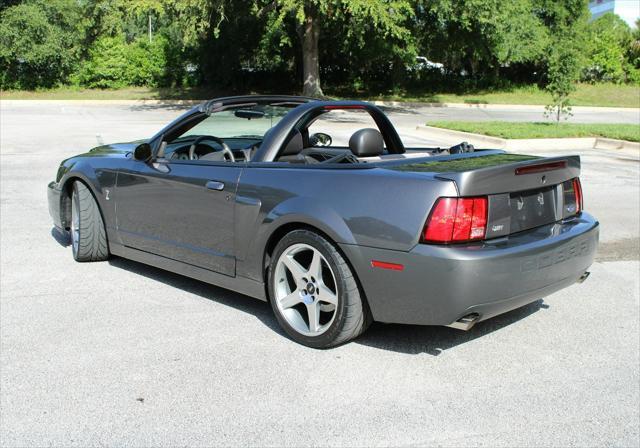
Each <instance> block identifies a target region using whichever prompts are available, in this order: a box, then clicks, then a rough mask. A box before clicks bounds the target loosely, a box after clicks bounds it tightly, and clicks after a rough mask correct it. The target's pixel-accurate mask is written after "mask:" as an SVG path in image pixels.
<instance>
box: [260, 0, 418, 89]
mask: <svg viewBox="0 0 640 448" xmlns="http://www.w3.org/2000/svg"><path fill="white" fill-rule="evenodd" d="M255 13H256V14H257V15H258V16H265V17H266V19H267V20H266V31H265V33H264V38H263V39H264V42H266V43H267V44H266V45H263V48H264V46H267V47H270V48H271V49H272V50H275V52H277V51H278V50H279V49H281V48H283V47H290V46H291V45H292V43H293V42H294V38H293V36H291V35H290V34H288V33H286V32H283V30H286V22H287V21H289V20H293V21H294V23H295V24H296V30H297V33H298V35H299V42H300V46H301V54H302V91H303V94H304V95H309V96H324V93H323V91H322V87H321V82H320V67H321V65H320V43H321V39H322V38H324V37H323V36H322V31H323V28H325V29H326V27H328V26H329V25H330V24H331V23H332V22H334V23H335V22H336V21H343V22H345V21H347V22H349V25H350V26H349V27H345V28H344V29H342V30H341V31H342V32H341V36H343V37H344V38H345V39H350V38H354V39H361V41H362V42H364V40H365V39H366V36H367V35H369V36H370V35H372V34H373V33H378V34H379V35H380V36H382V37H384V38H386V39H389V40H398V41H405V42H408V43H409V45H410V43H411V41H412V36H411V33H410V31H409V28H408V26H407V22H408V20H409V19H411V18H412V17H413V15H414V11H413V7H412V5H411V3H410V2H409V1H408V0H380V1H369V0H337V1H336V0H333V1H332V0H270V1H260V2H258V6H257V7H256V8H255Z"/></svg>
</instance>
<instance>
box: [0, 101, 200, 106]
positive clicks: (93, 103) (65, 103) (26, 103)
mask: <svg viewBox="0 0 640 448" xmlns="http://www.w3.org/2000/svg"><path fill="white" fill-rule="evenodd" d="M204 101H205V100H0V105H1V106H32V105H34V104H37V103H41V104H42V103H44V104H49V105H59V106H105V105H106V106H157V105H159V106H195V105H197V104H201V103H203V102H204Z"/></svg>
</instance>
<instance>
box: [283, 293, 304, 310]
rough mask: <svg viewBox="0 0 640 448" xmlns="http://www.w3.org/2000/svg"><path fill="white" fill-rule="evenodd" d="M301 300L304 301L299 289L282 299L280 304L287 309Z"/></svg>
mask: <svg viewBox="0 0 640 448" xmlns="http://www.w3.org/2000/svg"><path fill="white" fill-rule="evenodd" d="M300 302H302V298H301V297H300V293H299V292H298V291H297V290H296V291H293V292H292V293H291V294H289V295H288V296H285V297H283V298H282V299H280V305H282V308H283V309H285V310H286V309H287V308H291V307H292V306H295V305H297V304H298V303H300Z"/></svg>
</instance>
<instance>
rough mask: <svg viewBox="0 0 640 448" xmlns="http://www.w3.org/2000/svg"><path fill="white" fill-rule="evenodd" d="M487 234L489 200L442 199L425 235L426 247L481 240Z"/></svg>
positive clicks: (481, 198) (438, 201)
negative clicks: (429, 244)
mask: <svg viewBox="0 0 640 448" xmlns="http://www.w3.org/2000/svg"><path fill="white" fill-rule="evenodd" d="M486 230H487V197H486V196H482V197H477V198H439V199H438V200H437V201H436V204H435V205H434V207H433V209H432V210H431V214H430V215H429V218H428V219H427V223H426V224H425V226H424V230H423V232H422V242H425V243H444V244H446V243H459V242H463V241H473V240H480V239H482V238H484V235H485V233H486Z"/></svg>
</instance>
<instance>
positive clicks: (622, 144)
mask: <svg viewBox="0 0 640 448" xmlns="http://www.w3.org/2000/svg"><path fill="white" fill-rule="evenodd" d="M416 130H418V131H420V132H424V133H428V134H429V136H431V137H435V138H437V139H439V140H442V141H445V142H447V143H451V144H456V143H460V142H462V141H466V142H469V143H471V144H472V145H474V146H478V147H483V148H492V149H505V150H524V151H526V150H554V149H558V150H578V149H584V148H594V149H603V150H621V149H622V150H629V151H633V152H640V143H636V142H629V141H626V140H615V139H610V138H601V137H598V138H595V137H586V138H533V139H506V138H500V137H491V136H488V135H482V134H473V133H471V132H461V131H453V130H450V129H443V128H436V127H432V126H417V127H416Z"/></svg>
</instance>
